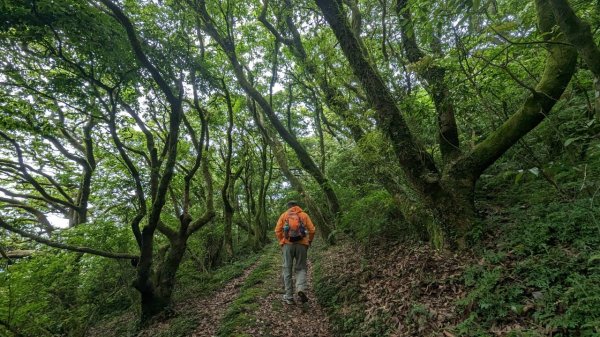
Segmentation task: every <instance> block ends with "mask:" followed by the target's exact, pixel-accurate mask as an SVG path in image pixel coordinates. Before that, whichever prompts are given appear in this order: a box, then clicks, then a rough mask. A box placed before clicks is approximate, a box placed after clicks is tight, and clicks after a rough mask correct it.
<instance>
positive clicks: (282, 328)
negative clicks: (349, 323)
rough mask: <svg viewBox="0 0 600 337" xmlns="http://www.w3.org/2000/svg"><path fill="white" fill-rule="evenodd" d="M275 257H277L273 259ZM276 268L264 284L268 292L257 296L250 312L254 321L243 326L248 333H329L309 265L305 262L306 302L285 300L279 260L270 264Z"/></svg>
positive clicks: (274, 336)
mask: <svg viewBox="0 0 600 337" xmlns="http://www.w3.org/2000/svg"><path fill="white" fill-rule="evenodd" d="M276 261H277V260H276ZM273 268H274V269H275V270H276V271H275V272H273V273H271V274H272V276H271V277H270V279H269V280H265V282H264V284H263V286H266V287H268V289H269V293H268V295H267V296H265V297H263V298H259V299H257V302H258V303H257V304H258V309H257V310H256V311H255V312H253V313H252V316H253V319H254V321H255V322H254V324H252V325H249V326H247V327H246V328H245V329H242V330H241V331H239V332H241V333H245V334H248V335H249V336H265V337H267V336H268V337H287V336H311V337H312V336H319V337H321V336H323V337H326V336H332V334H331V332H330V327H329V321H328V319H327V315H326V314H325V312H324V310H323V309H322V308H321V306H320V305H319V304H318V303H317V301H316V299H315V297H314V292H313V285H312V265H311V263H310V261H309V263H308V275H307V277H308V291H307V294H308V296H309V301H308V303H305V304H300V303H299V301H298V299H297V296H296V304H293V305H289V304H284V303H283V300H282V297H283V293H284V291H283V281H282V280H281V265H280V262H278V263H276V264H273Z"/></svg>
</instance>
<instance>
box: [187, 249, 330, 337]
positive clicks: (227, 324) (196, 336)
mask: <svg viewBox="0 0 600 337" xmlns="http://www.w3.org/2000/svg"><path fill="white" fill-rule="evenodd" d="M309 260H310V253H309ZM258 265H259V266H258V267H256V266H252V267H250V268H248V270H246V272H245V273H244V275H242V276H241V277H238V278H237V279H234V280H233V281H231V282H230V283H229V284H228V285H227V286H226V287H224V288H223V290H221V291H219V292H218V293H216V294H215V295H214V296H211V298H207V299H205V300H203V301H205V302H206V303H205V307H206V310H204V312H203V316H202V317H198V318H199V320H200V324H199V325H198V327H197V329H196V330H195V331H194V333H193V334H191V335H190V336H191V337H200V336H202V337H204V336H232V335H235V336H269V337H286V336H323V337H325V336H331V333H330V326H329V321H328V318H327V315H326V314H325V311H324V310H323V309H322V308H321V306H320V305H319V304H318V303H317V301H316V298H315V296H314V292H313V285H312V264H311V263H310V261H309V263H308V275H307V276H308V291H307V294H308V295H309V301H308V303H304V304H301V303H300V302H299V301H298V300H297V299H296V304H292V305H289V304H285V303H283V299H282V297H283V284H282V280H281V257H280V250H279V249H267V250H265V255H264V256H263V257H262V258H261V261H259V262H258ZM219 321H220V323H218V324H217V322H219Z"/></svg>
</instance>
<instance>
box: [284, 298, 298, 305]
mask: <svg viewBox="0 0 600 337" xmlns="http://www.w3.org/2000/svg"><path fill="white" fill-rule="evenodd" d="M283 303H285V304H289V305H292V304H296V302H294V299H293V298H284V299H283Z"/></svg>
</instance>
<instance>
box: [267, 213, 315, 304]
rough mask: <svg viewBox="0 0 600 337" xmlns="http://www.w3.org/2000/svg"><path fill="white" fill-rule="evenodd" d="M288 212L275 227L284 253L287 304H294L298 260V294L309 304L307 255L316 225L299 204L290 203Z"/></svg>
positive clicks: (285, 298) (283, 214)
mask: <svg viewBox="0 0 600 337" xmlns="http://www.w3.org/2000/svg"><path fill="white" fill-rule="evenodd" d="M287 207H288V210H287V211H285V212H283V213H282V214H281V216H280V217H279V220H278V221H277V225H276V226H275V235H276V236H277V240H278V241H279V246H280V247H281V248H282V249H281V252H282V253H283V283H284V285H285V295H283V301H284V302H285V303H286V304H294V291H293V290H294V288H292V267H293V265H294V260H296V268H295V269H296V287H295V288H296V292H297V294H298V299H299V300H300V302H302V303H306V302H308V297H307V296H306V269H307V268H306V255H307V254H306V253H307V251H308V247H310V244H311V243H312V240H313V238H314V237H315V225H313V223H312V221H311V220H310V217H309V216H308V214H306V213H305V212H304V211H302V208H300V206H298V202H296V201H289V202H288V203H287Z"/></svg>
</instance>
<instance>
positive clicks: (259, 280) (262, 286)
mask: <svg viewBox="0 0 600 337" xmlns="http://www.w3.org/2000/svg"><path fill="white" fill-rule="evenodd" d="M263 254H264V255H263V256H262V258H261V259H260V261H259V265H258V266H257V267H256V268H255V269H254V270H253V271H252V272H251V273H250V275H248V277H247V278H246V280H245V282H244V284H243V285H242V287H241V290H240V295H239V296H238V298H237V299H236V300H235V301H234V302H233V303H232V304H231V305H230V306H229V308H228V309H227V312H226V313H225V316H224V317H223V320H222V321H221V325H220V327H219V330H218V332H217V335H218V336H222V337H231V336H236V337H245V336H249V335H247V334H244V333H239V332H238V331H239V330H240V328H241V327H244V328H247V327H252V326H254V325H255V324H256V319H255V317H254V315H253V312H254V311H255V310H256V309H257V308H258V304H257V303H256V299H257V298H261V297H265V296H267V295H268V294H269V291H270V290H271V289H273V286H274V285H273V284H270V283H269V280H272V279H273V277H274V276H275V275H276V273H277V272H278V269H277V268H273V266H276V265H277V264H278V261H279V258H280V257H279V248H278V247H277V245H272V246H269V247H268V248H266V249H265V250H264V251H263Z"/></svg>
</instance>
